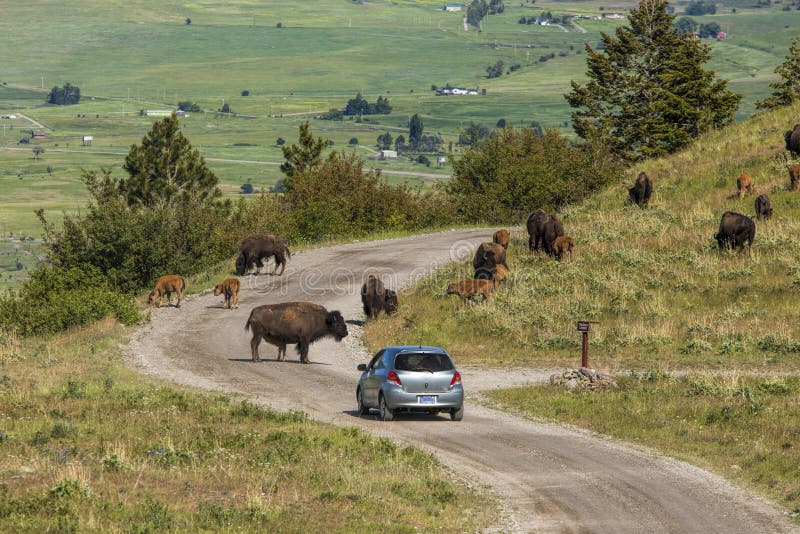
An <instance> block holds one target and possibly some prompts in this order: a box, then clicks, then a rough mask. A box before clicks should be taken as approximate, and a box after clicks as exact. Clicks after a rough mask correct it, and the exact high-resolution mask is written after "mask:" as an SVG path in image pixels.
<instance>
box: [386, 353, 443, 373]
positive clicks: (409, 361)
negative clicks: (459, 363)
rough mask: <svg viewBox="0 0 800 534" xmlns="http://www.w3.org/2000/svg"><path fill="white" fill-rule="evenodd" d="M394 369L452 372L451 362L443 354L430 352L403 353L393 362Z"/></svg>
mask: <svg viewBox="0 0 800 534" xmlns="http://www.w3.org/2000/svg"><path fill="white" fill-rule="evenodd" d="M394 368H395V369H397V370H398V371H427V372H429V373H435V372H437V371H452V370H453V362H451V361H450V358H449V357H448V356H447V355H445V354H432V353H430V352H427V353H426V352H404V353H402V354H398V355H397V358H395V360H394Z"/></svg>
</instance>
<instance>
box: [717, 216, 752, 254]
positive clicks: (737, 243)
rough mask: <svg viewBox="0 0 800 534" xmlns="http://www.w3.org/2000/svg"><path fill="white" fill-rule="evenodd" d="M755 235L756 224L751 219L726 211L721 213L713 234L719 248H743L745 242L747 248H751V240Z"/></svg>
mask: <svg viewBox="0 0 800 534" xmlns="http://www.w3.org/2000/svg"><path fill="white" fill-rule="evenodd" d="M755 237H756V224H755V223H754V222H753V219H751V218H750V217H747V216H745V215H742V214H741V213H736V212H733V211H726V212H725V213H723V214H722V219H721V220H720V222H719V231H718V232H717V234H716V235H715V236H714V239H716V240H717V244H718V245H719V248H728V249H732V248H739V249H742V250H743V249H744V245H745V243H747V244H748V249H750V248H752V246H753V240H754V239H755Z"/></svg>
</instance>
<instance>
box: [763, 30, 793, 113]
mask: <svg viewBox="0 0 800 534" xmlns="http://www.w3.org/2000/svg"><path fill="white" fill-rule="evenodd" d="M797 42H798V38H797V37H795V38H794V39H793V40H792V44H791V46H790V47H789V55H788V56H786V61H784V62H783V63H781V64H780V65H778V66H777V67H776V68H775V74H777V75H778V76H780V77H781V79H780V80H779V81H777V82H773V83H771V84H769V86H770V88H772V89H773V91H772V94H771V95H770V96H769V97H768V98H765V99H764V100H759V101H758V102H756V109H775V108H779V107H783V106H790V105H792V104H794V103H795V102H800V48H798V46H797Z"/></svg>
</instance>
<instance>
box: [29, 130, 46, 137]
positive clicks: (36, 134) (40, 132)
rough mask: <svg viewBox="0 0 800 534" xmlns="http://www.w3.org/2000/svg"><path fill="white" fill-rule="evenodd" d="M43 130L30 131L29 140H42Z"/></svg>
mask: <svg viewBox="0 0 800 534" xmlns="http://www.w3.org/2000/svg"><path fill="white" fill-rule="evenodd" d="M44 138H45V135H44V130H31V139H44Z"/></svg>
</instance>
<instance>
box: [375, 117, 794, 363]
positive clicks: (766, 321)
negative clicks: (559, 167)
mask: <svg viewBox="0 0 800 534" xmlns="http://www.w3.org/2000/svg"><path fill="white" fill-rule="evenodd" d="M798 115H800V107H795V108H793V109H786V110H782V111H779V112H773V113H769V114H764V115H761V116H758V117H754V118H751V119H749V120H747V121H745V122H743V123H741V124H738V125H735V126H732V127H729V128H727V129H725V130H723V131H719V132H713V133H711V134H709V135H707V136H705V137H704V138H702V139H700V140H699V141H698V142H697V143H696V144H694V145H693V146H691V147H689V148H688V149H686V150H684V151H683V152H680V153H678V154H675V155H673V156H671V157H667V158H662V159H658V160H652V161H649V162H647V163H645V164H643V165H641V167H636V168H634V169H631V172H630V176H629V177H628V179H627V182H631V183H632V182H633V178H634V176H635V174H636V173H638V172H639V170H645V171H646V172H647V173H648V174H649V175H650V176H651V177H653V178H654V179H655V193H654V196H653V199H652V200H651V207H650V208H649V209H647V210H640V209H639V208H636V207H632V206H627V205H625V199H626V197H627V187H629V185H630V183H625V184H618V185H616V186H614V187H611V188H609V189H608V190H606V191H605V192H603V193H602V194H600V195H598V196H597V197H595V198H593V199H590V200H589V201H587V202H585V203H584V204H582V205H580V206H577V207H574V208H571V209H568V210H565V212H564V213H563V214H561V217H562V220H563V221H564V226H565V229H566V233H567V234H569V235H571V236H572V237H573V238H574V239H575V243H576V252H575V258H574V259H573V261H571V262H564V263H559V262H556V261H554V260H551V259H548V258H543V257H536V256H529V255H528V253H527V233H526V232H525V231H524V230H521V231H519V232H517V233H516V235H515V238H514V240H513V242H512V245H511V247H510V250H509V258H510V259H509V266H510V268H511V270H512V273H513V276H514V278H513V280H512V281H511V282H510V283H509V284H508V285H507V286H506V287H505V288H503V289H501V290H500V291H499V293H498V294H497V295H496V298H493V300H492V302H491V303H489V304H488V305H476V306H471V307H468V308H466V309H458V303H457V299H456V298H454V297H452V298H448V297H447V296H446V295H445V287H446V285H447V283H449V282H450V281H454V280H457V279H460V278H468V277H470V276H471V274H472V273H471V265H468V264H467V263H466V262H464V263H461V264H458V265H453V266H451V267H447V268H445V269H442V270H439V271H438V272H437V273H436V274H434V275H433V276H431V277H429V278H427V279H425V280H423V281H422V282H421V283H419V284H418V285H417V286H416V287H414V288H411V289H408V290H406V291H404V292H403V293H402V294H401V307H400V309H399V312H398V313H397V314H396V315H395V316H394V317H392V318H389V319H381V320H380V321H378V322H377V323H373V324H372V325H370V326H369V327H368V328H367V329H366V335H367V339H368V341H369V343H370V344H371V346H372V347H379V346H382V345H387V344H398V343H414V344H416V343H425V344H433V345H443V346H446V347H447V348H448V349H449V350H451V352H453V353H454V354H455V355H456V358H457V359H458V360H459V361H461V362H463V363H485V364H488V365H507V364H518V365H528V366H551V365H561V364H563V363H566V362H570V363H572V364H574V363H575V362H576V361H579V355H580V337H579V334H578V333H577V332H576V331H575V323H574V322H575V321H576V320H578V319H589V320H593V321H598V322H599V324H597V325H595V326H594V328H593V331H592V334H591V358H592V361H591V363H592V364H593V365H595V366H598V367H610V368H627V367H653V366H661V365H663V366H670V367H696V366H711V367H715V366H727V365H735V366H738V367H750V368H761V369H764V370H776V369H796V368H797V367H798V363H797V357H796V356H797V353H798V352H800V342H799V341H795V340H797V339H798V338H800V325H799V324H798V322H797V320H796V317H797V315H798V312H800V302H798V299H797V294H796V293H797V291H798V290H800V240H799V239H798V229H800V224H798V220H800V193H798V192H794V191H789V190H788V181H789V180H788V173H787V172H786V168H785V163H784V160H783V157H782V154H783V144H784V142H783V132H784V131H785V130H787V129H788V128H790V127H791V125H792V124H794V123H795V122H798V121H797V120H796V119H797V117H798ZM743 171H746V172H748V173H750V174H751V175H752V176H753V179H754V181H755V189H756V194H761V193H768V194H769V196H770V199H771V201H772V206H773V207H774V211H775V214H774V217H773V219H772V220H771V221H769V222H759V223H757V230H756V238H755V245H754V247H753V250H752V255H751V256H748V255H747V254H746V253H745V254H738V253H735V252H726V251H722V252H721V251H719V250H718V249H717V245H716V242H715V241H714V239H713V236H714V234H715V233H716V231H717V227H718V225H719V220H720V217H721V215H722V213H723V212H724V211H725V210H733V211H738V212H740V213H744V214H747V215H753V213H754V207H753V203H754V198H755V196H748V197H745V199H743V200H739V199H738V198H737V197H736V195H735V192H736V191H735V190H736V177H737V176H738V175H739V174H740V173H741V172H743ZM536 207H537V206H531V211H533V210H534V209H535V208H536ZM523 224H524V223H523ZM490 239H491V237H490V236H489V235H487V240H490Z"/></svg>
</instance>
